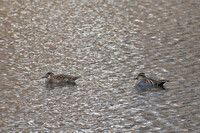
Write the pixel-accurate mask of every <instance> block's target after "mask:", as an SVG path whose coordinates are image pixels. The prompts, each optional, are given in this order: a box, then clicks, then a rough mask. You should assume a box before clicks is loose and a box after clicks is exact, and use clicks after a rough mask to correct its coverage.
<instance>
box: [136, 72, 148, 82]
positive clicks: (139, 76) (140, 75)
mask: <svg viewBox="0 0 200 133" xmlns="http://www.w3.org/2000/svg"><path fill="white" fill-rule="evenodd" d="M143 78H146V75H145V73H139V74H138V76H137V77H136V78H134V79H135V80H140V79H143Z"/></svg>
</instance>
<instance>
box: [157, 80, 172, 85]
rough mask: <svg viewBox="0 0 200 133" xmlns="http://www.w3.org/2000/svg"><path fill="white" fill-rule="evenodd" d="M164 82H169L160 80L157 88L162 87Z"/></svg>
mask: <svg viewBox="0 0 200 133" xmlns="http://www.w3.org/2000/svg"><path fill="white" fill-rule="evenodd" d="M166 82H170V81H169V80H160V81H159V83H158V86H160V87H163V85H164V84H165V83H166Z"/></svg>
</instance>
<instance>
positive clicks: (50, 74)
mask: <svg viewBox="0 0 200 133" xmlns="http://www.w3.org/2000/svg"><path fill="white" fill-rule="evenodd" d="M53 75H54V74H53V73H52V72H48V73H46V75H45V76H43V77H42V78H49V77H52V76H53Z"/></svg>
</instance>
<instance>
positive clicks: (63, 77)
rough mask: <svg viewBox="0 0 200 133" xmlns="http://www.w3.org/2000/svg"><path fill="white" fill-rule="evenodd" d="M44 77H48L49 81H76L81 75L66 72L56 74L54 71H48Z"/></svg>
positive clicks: (47, 80)
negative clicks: (66, 73)
mask: <svg viewBox="0 0 200 133" xmlns="http://www.w3.org/2000/svg"><path fill="white" fill-rule="evenodd" d="M42 78H46V82H47V83H75V80H77V79H78V78H80V76H71V75H65V74H58V75H55V74H54V73H53V72H48V73H46V74H45V76H42Z"/></svg>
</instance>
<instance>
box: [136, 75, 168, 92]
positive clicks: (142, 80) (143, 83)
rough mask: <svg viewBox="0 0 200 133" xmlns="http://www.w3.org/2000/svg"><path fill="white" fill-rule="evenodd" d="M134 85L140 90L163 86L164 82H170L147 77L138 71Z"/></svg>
mask: <svg viewBox="0 0 200 133" xmlns="http://www.w3.org/2000/svg"><path fill="white" fill-rule="evenodd" d="M134 80H136V87H137V88H139V89H140V90H147V89H151V88H162V89H165V88H164V86H163V85H164V84H165V83H166V82H170V81H169V80H155V79H151V78H147V76H146V75H145V73H143V72H142V73H139V74H138V75H137V77H136V78H134Z"/></svg>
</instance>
